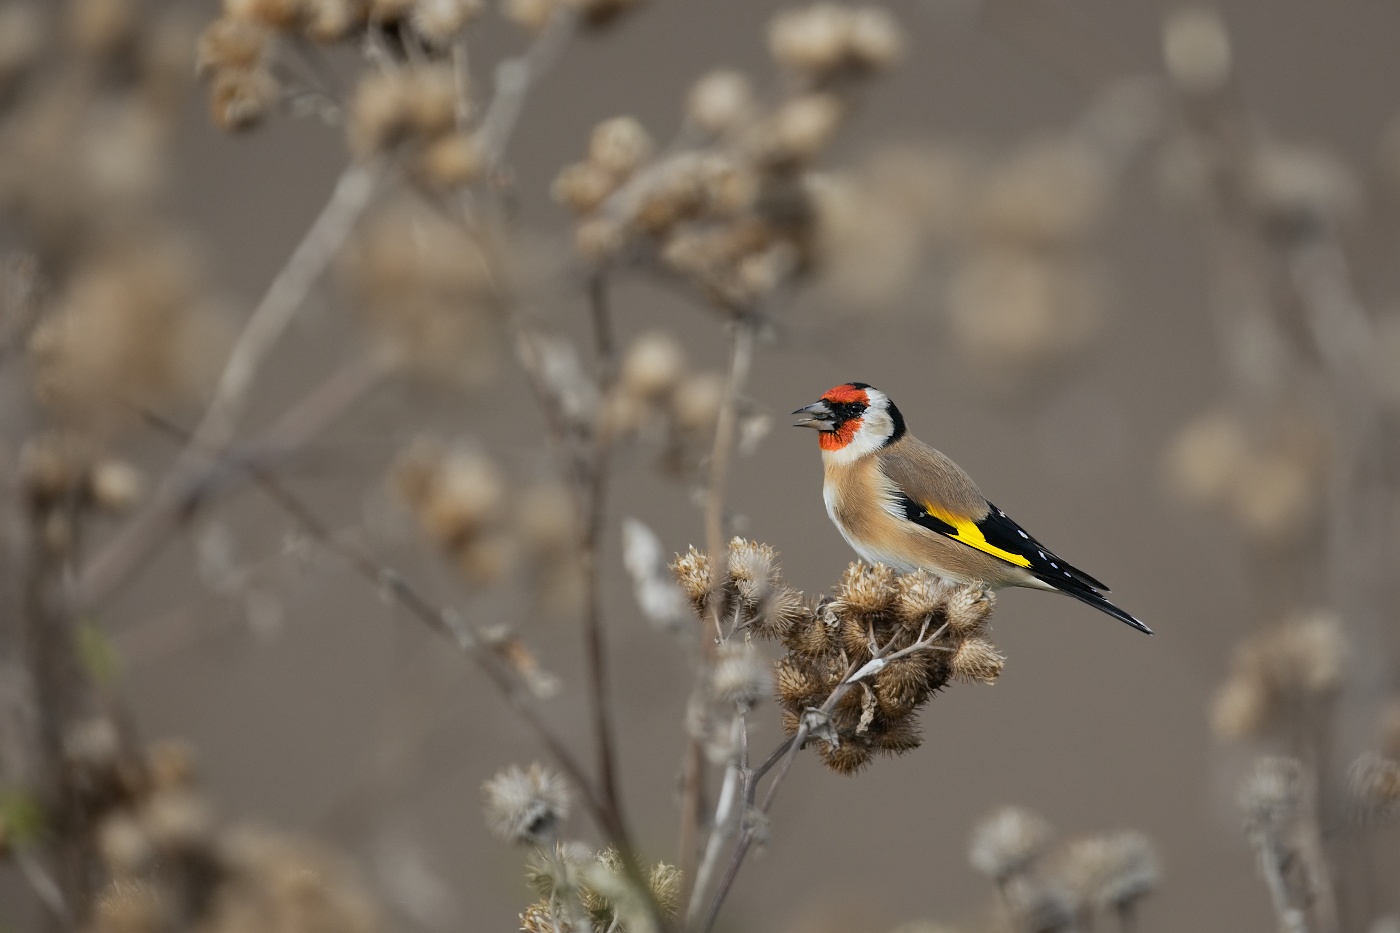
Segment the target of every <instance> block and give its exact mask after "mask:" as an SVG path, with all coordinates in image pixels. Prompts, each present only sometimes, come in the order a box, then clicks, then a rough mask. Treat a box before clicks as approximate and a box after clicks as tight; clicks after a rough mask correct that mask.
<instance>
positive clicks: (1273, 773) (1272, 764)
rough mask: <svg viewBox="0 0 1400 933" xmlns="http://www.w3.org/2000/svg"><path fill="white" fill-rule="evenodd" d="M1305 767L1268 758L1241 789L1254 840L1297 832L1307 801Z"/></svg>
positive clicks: (1247, 824)
mask: <svg viewBox="0 0 1400 933" xmlns="http://www.w3.org/2000/svg"><path fill="white" fill-rule="evenodd" d="M1307 793H1308V792H1307V786H1306V779H1305V778H1304V776H1303V767H1302V765H1301V764H1300V763H1299V762H1298V760H1297V759H1294V758H1277V757H1265V758H1260V759H1259V760H1258V761H1257V762H1255V766H1254V770H1253V771H1252V772H1251V773H1250V774H1249V776H1248V777H1246V778H1245V781H1244V783H1243V785H1241V787H1240V794H1239V804H1240V809H1241V810H1242V811H1243V812H1244V821H1245V830H1246V832H1248V833H1249V834H1250V835H1251V836H1263V837H1278V836H1280V835H1282V834H1283V833H1286V832H1288V831H1290V830H1292V829H1293V828H1294V826H1295V825H1296V823H1297V821H1298V818H1299V816H1300V815H1301V813H1302V808H1303V806H1304V805H1305V802H1306V798H1307Z"/></svg>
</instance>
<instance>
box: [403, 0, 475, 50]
mask: <svg viewBox="0 0 1400 933" xmlns="http://www.w3.org/2000/svg"><path fill="white" fill-rule="evenodd" d="M485 9H486V4H485V3H484V2H483V0H414V3H413V10H412V11H411V12H410V13H409V16H408V21H409V24H410V25H411V26H412V27H413V31H414V32H415V33H417V34H418V35H419V36H421V37H422V38H423V40H424V41H425V42H426V43H427V44H428V45H429V46H432V47H435V48H443V47H445V46H447V45H449V44H450V43H451V42H452V40H453V39H456V38H457V37H458V36H459V35H461V33H462V30H463V29H466V28H467V24H468V23H470V22H471V21H472V20H474V19H476V18H477V17H478V16H480V15H481V14H482V12H483V11H484V10H485Z"/></svg>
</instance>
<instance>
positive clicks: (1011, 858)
mask: <svg viewBox="0 0 1400 933" xmlns="http://www.w3.org/2000/svg"><path fill="white" fill-rule="evenodd" d="M1049 844H1050V825H1049V824H1048V823H1046V822H1045V821H1044V820H1043V819H1041V818H1040V817H1039V816H1036V815H1035V814H1034V813H1031V812H1030V811H1028V810H1023V809H1020V808H1019V807H1005V808H1003V809H1001V810H998V811H997V812H995V813H993V814H992V815H991V816H989V817H987V818H986V819H984V820H983V821H982V822H980V823H978V824H977V826H975V827H974V828H973V830H972V842H971V846H970V849H969V853H968V857H969V859H970V861H971V862H972V867H973V868H975V869H977V870H978V871H980V872H982V874H984V875H986V876H988V877H989V878H991V879H992V880H994V881H996V882H997V883H998V884H1000V883H1002V882H1004V881H1005V880H1007V879H1008V878H1012V877H1014V876H1016V875H1020V874H1022V873H1024V872H1025V871H1026V870H1027V869H1029V868H1030V866H1031V864H1032V863H1033V862H1035V860H1036V859H1038V858H1039V857H1040V856H1041V855H1042V854H1044V852H1045V850H1046V848H1047V847H1048V846H1049Z"/></svg>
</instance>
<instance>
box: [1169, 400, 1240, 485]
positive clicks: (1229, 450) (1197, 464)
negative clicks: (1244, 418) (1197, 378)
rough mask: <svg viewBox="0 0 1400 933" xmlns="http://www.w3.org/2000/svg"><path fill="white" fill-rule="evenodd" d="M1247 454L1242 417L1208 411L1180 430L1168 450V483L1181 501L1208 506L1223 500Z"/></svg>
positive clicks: (1224, 412)
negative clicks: (1240, 418) (1240, 419)
mask: <svg viewBox="0 0 1400 933" xmlns="http://www.w3.org/2000/svg"><path fill="white" fill-rule="evenodd" d="M1248 455H1249V441H1248V438H1247V437H1246V435H1245V431H1244V426H1243V425H1242V424H1241V423H1240V421H1239V419H1238V418H1237V417H1236V416H1235V415H1234V414H1233V413H1231V412H1228V411H1223V410H1222V411H1214V412H1209V413H1207V414H1205V415H1201V416H1200V417H1198V418H1196V419H1195V420H1193V421H1191V422H1190V423H1189V424H1187V425H1186V426H1185V427H1184V428H1182V429H1181V431H1180V432H1178V434H1177V436H1176V439H1175V440H1174V441H1173V442H1172V446H1171V449H1170V450H1169V451H1168V453H1167V464H1166V474H1167V482H1168V483H1169V485H1170V486H1171V489H1172V491H1173V492H1174V493H1176V494H1177V495H1178V496H1179V497H1180V498H1181V499H1182V501H1184V502H1187V503H1189V504H1191V505H1195V506H1197V507H1201V508H1208V507H1211V506H1214V505H1216V504H1218V503H1221V502H1223V501H1224V499H1225V497H1226V495H1227V494H1228V492H1229V490H1230V489H1231V488H1233V487H1234V485H1235V480H1236V477H1237V476H1238V475H1239V471H1240V467H1241V465H1242V464H1243V463H1244V462H1245V460H1246V458H1247V457H1248Z"/></svg>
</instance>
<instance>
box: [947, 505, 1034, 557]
mask: <svg viewBox="0 0 1400 933" xmlns="http://www.w3.org/2000/svg"><path fill="white" fill-rule="evenodd" d="M923 506H924V511H926V512H928V514H930V515H932V516H933V517H934V518H936V519H938V520H939V521H941V522H943V523H944V524H947V525H950V526H952V527H953V528H954V529H955V533H954V534H951V535H948V537H950V538H952V539H953V540H954V541H961V542H962V543H963V544H966V545H967V546H968V547H975V548H977V550H979V551H982V552H984V553H987V554H990V555H992V556H993V557H1000V558H1001V559H1002V560H1004V561H1006V562H1007V563H1009V564H1015V565H1016V566H1017V567H1029V566H1030V565H1031V562H1030V559H1029V558H1026V557H1022V556H1021V555H1020V554H1014V553H1012V552H1011V551H1004V550H1002V549H1001V548H999V547H997V546H996V545H995V544H991V543H989V542H988V541H987V536H986V535H984V534H982V529H981V528H978V527H977V523H976V522H974V521H973V520H972V519H970V518H962V517H960V516H957V515H954V514H953V513H952V512H949V511H946V510H944V509H940V508H939V507H938V506H936V505H934V504H933V503H932V502H925V503H923Z"/></svg>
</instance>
